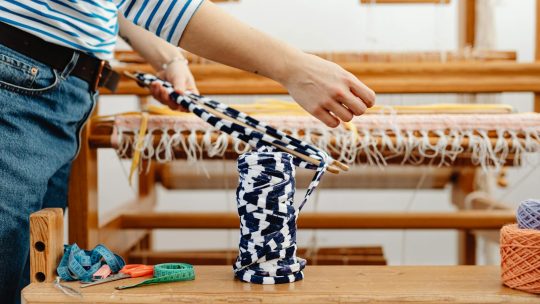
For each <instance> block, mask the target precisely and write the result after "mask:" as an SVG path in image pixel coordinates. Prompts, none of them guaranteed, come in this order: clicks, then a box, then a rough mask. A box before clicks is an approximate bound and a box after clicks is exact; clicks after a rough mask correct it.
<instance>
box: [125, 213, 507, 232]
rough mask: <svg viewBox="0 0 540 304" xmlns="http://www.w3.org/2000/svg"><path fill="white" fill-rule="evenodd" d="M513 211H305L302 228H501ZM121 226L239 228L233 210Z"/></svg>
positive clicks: (134, 218) (144, 217) (131, 220)
mask: <svg viewBox="0 0 540 304" xmlns="http://www.w3.org/2000/svg"><path fill="white" fill-rule="evenodd" d="M515 220H516V217H515V212H513V211H512V210H471V211H456V212H409V213H403V212H368V213H365V212H347V213H346V212H339V213H338V212H326V213H312V212H304V213H302V215H301V216H300V217H299V218H298V227H299V228H301V229H464V230H466V229H493V230H497V229H500V228H501V227H502V226H504V225H506V224H510V223H514V222H515ZM120 222H121V227H122V228H124V229H147V228H153V229H238V214H236V213H233V212H189V213H186V212H135V211H133V212H125V213H124V214H123V215H121V216H120Z"/></svg>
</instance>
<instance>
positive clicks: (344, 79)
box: [282, 54, 375, 128]
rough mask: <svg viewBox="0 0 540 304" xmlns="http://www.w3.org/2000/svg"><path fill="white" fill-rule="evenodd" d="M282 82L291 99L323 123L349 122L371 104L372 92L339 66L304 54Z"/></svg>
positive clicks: (372, 103) (373, 95) (335, 125)
mask: <svg viewBox="0 0 540 304" xmlns="http://www.w3.org/2000/svg"><path fill="white" fill-rule="evenodd" d="M282 84H283V85H284V86H285V87H286V88H287V89H288V90H289V94H290V95H291V96H292V97H293V98H294V100H295V101H296V102H297V103H298V104H299V105H300V106H301V107H302V108H304V109H305V110H306V111H308V112H309V113H310V114H311V115H313V116H315V117H316V118H317V119H319V120H320V121H322V122H324V123H325V124H326V125H327V126H329V127H332V128H335V127H337V126H338V125H339V123H340V120H341V121H346V122H348V121H351V120H352V119H353V117H354V116H358V115H362V114H364V112H365V111H366V110H367V108H370V107H372V106H373V105H374V104H375V92H373V90H371V89H370V88H369V87H367V86H366V85H365V84H363V83H362V82H361V81H360V80H358V78H356V77H355V76H354V75H353V74H351V73H349V72H347V71H346V70H344V69H343V68H342V67H340V66H339V65H337V64H335V63H333V62H330V61H327V60H324V59H322V58H320V57H317V56H315V55H310V54H305V55H304V56H302V57H301V59H300V60H298V61H296V62H294V63H292V64H291V71H290V73H289V76H288V77H287V79H285V80H284V81H282Z"/></svg>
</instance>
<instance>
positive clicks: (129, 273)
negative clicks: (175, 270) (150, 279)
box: [81, 264, 154, 288]
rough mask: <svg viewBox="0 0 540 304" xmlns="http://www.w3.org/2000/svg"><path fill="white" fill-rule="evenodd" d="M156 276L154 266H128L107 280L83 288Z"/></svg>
mask: <svg viewBox="0 0 540 304" xmlns="http://www.w3.org/2000/svg"><path fill="white" fill-rule="evenodd" d="M153 275H154V266H151V265H143V264H128V265H126V266H124V267H123V268H122V269H120V271H119V272H118V273H117V274H113V275H110V276H108V277H106V278H105V279H101V280H97V281H94V282H90V283H81V288H84V287H90V286H94V285H99V284H103V283H108V282H113V281H118V280H123V279H129V278H138V277H147V276H153Z"/></svg>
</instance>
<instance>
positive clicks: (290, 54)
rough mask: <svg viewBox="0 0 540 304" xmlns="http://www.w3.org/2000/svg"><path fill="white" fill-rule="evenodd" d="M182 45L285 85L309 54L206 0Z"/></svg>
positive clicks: (195, 16)
mask: <svg viewBox="0 0 540 304" xmlns="http://www.w3.org/2000/svg"><path fill="white" fill-rule="evenodd" d="M180 46H181V47H182V48H183V49H185V50H188V51H190V52H192V53H195V54H198V55H200V56H203V57H205V58H208V59H210V60H213V61H216V62H220V63H223V64H226V65H229V66H233V67H236V68H239V69H242V70H245V71H249V72H252V73H256V74H260V75H263V76H266V77H269V78H271V79H274V80H277V81H280V82H284V81H285V79H286V78H287V77H288V76H289V72H290V71H291V70H292V69H291V67H292V65H294V64H295V63H297V61H298V60H299V59H300V58H302V56H303V55H305V54H304V53H303V52H301V51H300V50H298V49H296V48H293V47H291V46H288V45H287V44H285V43H282V42H280V41H278V40H276V39H274V38H272V37H270V36H268V35H266V34H264V33H262V32H260V31H258V30H256V29H254V28H252V27H250V26H248V25H246V24H244V23H242V22H240V21H238V20H237V19H235V18H234V17H232V16H230V15H229V14H227V13H225V12H224V11H223V10H221V9H220V8H219V7H217V6H216V5H214V4H213V3H211V2H210V1H205V2H204V3H203V4H202V5H201V7H200V8H199V10H198V12H197V13H196V14H195V15H194V16H193V17H192V19H191V21H190V22H189V24H188V26H187V27H186V29H185V31H184V34H183V36H182V39H181V41H180Z"/></svg>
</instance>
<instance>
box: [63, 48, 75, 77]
mask: <svg viewBox="0 0 540 304" xmlns="http://www.w3.org/2000/svg"><path fill="white" fill-rule="evenodd" d="M78 60H79V53H78V52H73V55H72V56H71V60H70V61H69V62H68V64H67V65H66V67H65V68H64V70H63V71H62V74H60V77H61V78H62V79H63V80H66V78H67V77H68V76H69V74H70V73H71V72H72V71H73V69H74V68H75V66H76V65H77V61H78Z"/></svg>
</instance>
